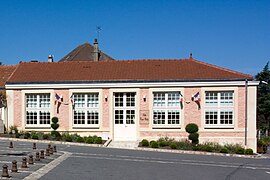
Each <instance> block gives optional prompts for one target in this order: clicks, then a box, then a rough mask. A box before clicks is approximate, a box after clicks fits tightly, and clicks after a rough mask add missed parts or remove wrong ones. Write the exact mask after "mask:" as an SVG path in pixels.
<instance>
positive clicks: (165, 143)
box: [158, 140, 168, 147]
mask: <svg viewBox="0 0 270 180" xmlns="http://www.w3.org/2000/svg"><path fill="white" fill-rule="evenodd" d="M158 145H159V147H165V146H168V142H166V141H164V140H161V141H158Z"/></svg>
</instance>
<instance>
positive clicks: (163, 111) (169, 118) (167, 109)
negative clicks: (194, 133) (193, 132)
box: [153, 92, 181, 128]
mask: <svg viewBox="0 0 270 180" xmlns="http://www.w3.org/2000/svg"><path fill="white" fill-rule="evenodd" d="M180 123H181V107H180V92H153V127H154V128H155V127H160V128H166V127H168V128H171V127H172V128H174V127H175V128H180Z"/></svg>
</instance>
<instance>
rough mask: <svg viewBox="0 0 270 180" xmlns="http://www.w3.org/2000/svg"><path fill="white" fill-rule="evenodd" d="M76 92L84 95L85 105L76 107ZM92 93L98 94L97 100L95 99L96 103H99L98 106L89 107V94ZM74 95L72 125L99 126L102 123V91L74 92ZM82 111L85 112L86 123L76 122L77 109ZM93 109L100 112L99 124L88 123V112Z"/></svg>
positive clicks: (77, 126) (78, 126)
mask: <svg viewBox="0 0 270 180" xmlns="http://www.w3.org/2000/svg"><path fill="white" fill-rule="evenodd" d="M76 94H81V95H84V99H85V101H84V105H83V107H76V99H75V95H76ZM91 94H96V95H97V101H93V102H95V103H97V106H96V107H88V102H89V101H88V95H91ZM72 97H73V101H74V109H72V127H73V128H99V126H100V123H101V113H100V93H99V92H73V93H72ZM93 102H92V103H93ZM76 110H78V111H82V112H83V113H84V117H85V119H84V124H75V123H74V122H75V118H74V115H75V111H76ZM89 111H92V112H97V113H98V119H97V120H98V123H97V124H88V123H87V121H88V116H87V115H88V112H89Z"/></svg>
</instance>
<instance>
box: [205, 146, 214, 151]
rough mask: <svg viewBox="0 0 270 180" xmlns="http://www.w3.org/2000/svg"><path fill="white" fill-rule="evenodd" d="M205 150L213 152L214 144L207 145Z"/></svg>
mask: <svg viewBox="0 0 270 180" xmlns="http://www.w3.org/2000/svg"><path fill="white" fill-rule="evenodd" d="M205 151H207V152H213V147H212V146H206V147H205Z"/></svg>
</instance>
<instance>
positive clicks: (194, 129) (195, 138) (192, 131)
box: [186, 123, 199, 144]
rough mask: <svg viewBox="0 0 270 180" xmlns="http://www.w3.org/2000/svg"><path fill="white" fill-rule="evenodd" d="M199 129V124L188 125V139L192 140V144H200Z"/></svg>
mask: <svg viewBox="0 0 270 180" xmlns="http://www.w3.org/2000/svg"><path fill="white" fill-rule="evenodd" d="M198 131H199V128H198V125H197V124H194V123H189V124H187V125H186V132H187V133H189V136H188V139H189V140H191V142H192V144H198V143H199V133H198Z"/></svg>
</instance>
